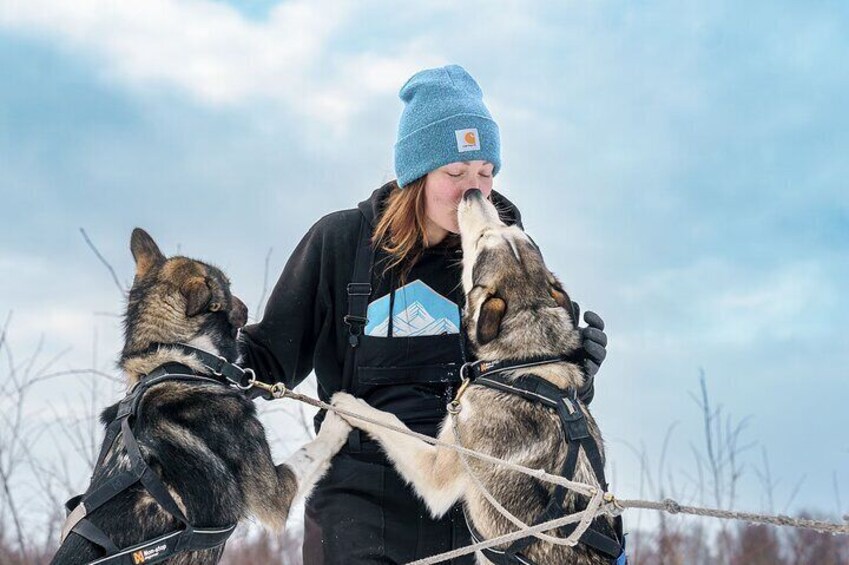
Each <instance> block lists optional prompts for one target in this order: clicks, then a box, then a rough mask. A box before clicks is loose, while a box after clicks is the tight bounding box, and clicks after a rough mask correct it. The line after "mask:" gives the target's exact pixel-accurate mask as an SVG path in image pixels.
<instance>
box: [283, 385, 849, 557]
mask: <svg viewBox="0 0 849 565" xmlns="http://www.w3.org/2000/svg"><path fill="white" fill-rule="evenodd" d="M274 397H275V398H284V397H285V398H291V399H293V400H297V401H299V402H303V403H305V404H309V405H311V406H315V407H316V408H321V409H323V410H330V411H332V412H335V413H337V414H340V415H342V416H347V417H349V418H354V419H356V420H360V421H362V422H368V423H370V424H374V425H376V426H381V427H383V428H386V429H389V430H392V431H395V432H398V433H400V434H404V435H408V436H410V437H414V438H417V439H419V440H421V441H423V442H425V443H428V444H430V445H435V446H438V447H445V448H447V449H453V450H455V451H457V452H458V453H459V454H461V455H467V456H469V457H473V458H475V459H478V460H480V461H486V462H488V463H492V464H493V465H499V466H501V467H504V468H506V469H510V470H512V471H516V472H518V473H523V474H525V475H527V476H529V477H533V478H535V479H538V480H540V481H545V482H548V483H551V484H555V485H561V486H564V487H566V488H568V489H571V490H573V491H575V492H577V493H579V494H583V495H585V496H588V497H590V501H589V504H588V505H587V508H585V509H584V510H583V511H581V512H577V513H575V514H570V515H568V516H563V517H562V518H557V519H555V520H549V521H548V522H544V523H542V524H538V525H536V526H530V527H527V526H526V525H525V524H524V523H522V522H521V520H519V519H518V518H516V517H515V516H513V515H512V514H510V513H509V512H508V511H507V510H506V509H504V512H505V514H503V515H504V516H505V517H506V518H508V519H511V518H512V519H511V521H513V519H515V520H516V521H518V522H519V523H518V524H517V523H516V522H513V523H514V524H516V525H517V526H519V527H520V528H522V529H520V530H518V531H515V532H512V533H509V534H505V535H503V536H499V537H495V538H492V539H490V540H486V541H483V542H480V543H475V544H471V545H468V546H466V547H461V548H459V549H455V550H453V551H448V552H445V553H441V554H439V555H434V556H432V557H428V558H425V559H420V560H418V561H415V562H413V563H410V564H409V565H432V564H434V563H440V562H442V561H446V560H449V559H453V558H455V557H461V556H463V555H467V554H469V553H474V552H476V551H480V550H481V549H487V548H490V547H494V546H496V545H500V544H504V543H509V542H512V541H515V540H517V539H522V538H526V537H528V536H531V535H533V536H535V537H539V536H536V534H541V533H542V532H546V531H549V530H552V529H556V528H559V527H562V526H565V525H567V524H573V523H575V522H580V523H579V525H578V527H577V528H576V530H575V532H573V533H572V535H571V536H569V538H567V539H566V540H562V539H561V538H551V536H545V537H547V538H551V540H552V543H557V542H555V541H553V540H558V542H561V543H562V542H565V541H570V540H571V538H572V537H573V536H574V534H575V533H576V532H578V531H580V532H581V533H583V531H585V530H586V528H587V527H588V526H589V523H590V522H592V520H593V519H594V518H595V517H596V516H598V515H600V514H606V515H609V516H616V515H618V514H620V513H621V512H622V510H624V509H626V508H642V509H649V510H657V511H662V512H667V513H669V514H691V515H694V516H704V517H711V518H719V519H724V520H741V521H745V522H749V523H752V524H770V525H775V526H790V527H794V528H804V529H809V530H814V531H817V532H820V533H829V534H842V535H849V524H835V523H833V522H825V521H822V520H809V519H803V518H792V517H790V516H784V515H778V516H775V515H770V514H756V513H751V512H736V511H732V510H719V509H716V508H701V507H697V506H682V505H680V504H679V503H677V502H676V501H674V500H672V499H665V500H663V501H661V502H656V501H651V500H619V499H616V498H615V497H614V496H613V495H612V494H611V493H605V492H603V491H602V489H600V488H596V486H594V485H589V484H586V483H580V482H576V481H570V480H568V479H566V478H564V477H560V476H558V475H552V474H551V473H547V472H546V471H544V470H543V469H532V468H530V467H525V466H524V465H517V464H515V463H511V462H509V461H504V460H503V459H498V458H497V457H492V456H491V455H487V454H485V453H480V452H478V451H475V450H472V449H468V448H465V447H463V446H461V445H456V444H451V443H446V442H443V441H440V440H438V439H436V438H432V437H430V436H427V435H424V434H420V433H418V432H414V431H412V430H409V429H407V428H402V427H398V426H395V425H392V424H386V423H384V422H380V421H378V420H375V419H373V418H369V417H367V416H363V415H362V414H357V413H354V412H349V411H347V410H342V409H339V408H336V407H335V406H332V405H330V404H328V403H326V402H322V401H321V400H317V399H315V398H311V397H309V396H306V395H303V394H299V393H296V392H292V391H290V390H288V389H283V390H282V391H279V393H278V392H275V393H274ZM461 460H463V461H464V464H467V462H466V461H465V459H464V458H463V457H461ZM472 477H473V478H474V479H476V477H474V475H472ZM476 482H477V483H479V481H477V480H476ZM481 486H482V485H481ZM481 492H485V489H484V490H482V491H481ZM484 496H486V494H485V495H484ZM490 496H491V495H490ZM487 500H490V499H489V497H487ZM493 501H495V499H494V498H493V499H492V500H491V501H490V502H491V503H492V502H493ZM495 502H496V504H497V501H495ZM493 506H495V504H493ZM500 506H501V505H500V504H499V505H498V506H495V507H496V509H498V507H500ZM502 508H503V507H502ZM499 511H500V510H499ZM508 514H509V516H508ZM520 524H521V525H520ZM584 524H586V526H585V525H584ZM523 526H525V527H523ZM582 526H583V527H582ZM546 541H549V540H546Z"/></svg>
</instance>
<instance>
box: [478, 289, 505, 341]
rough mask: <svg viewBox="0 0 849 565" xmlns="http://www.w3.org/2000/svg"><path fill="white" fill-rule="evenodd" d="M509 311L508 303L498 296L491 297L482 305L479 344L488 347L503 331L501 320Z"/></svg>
mask: <svg viewBox="0 0 849 565" xmlns="http://www.w3.org/2000/svg"><path fill="white" fill-rule="evenodd" d="M506 311H507V303H506V302H504V300H502V299H501V298H498V297H497V296H490V297H489V298H487V299H486V300H485V301H484V303H483V304H482V305H481V310H480V314H478V329H477V333H478V343H479V344H481V345H486V344H487V343H489V342H490V341H492V340H493V339H495V338H496V337H498V331H499V330H500V329H501V319H502V318H504V313H505V312H506Z"/></svg>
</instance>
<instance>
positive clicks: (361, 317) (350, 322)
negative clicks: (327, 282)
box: [342, 218, 374, 347]
mask: <svg viewBox="0 0 849 565" xmlns="http://www.w3.org/2000/svg"><path fill="white" fill-rule="evenodd" d="M368 228H369V223H368V222H367V221H366V219H365V218H362V219H361V220H360V233H359V237H358V239H357V249H356V252H355V254H354V272H353V274H352V276H351V282H350V283H348V313H347V314H346V315H345V317H344V318H342V319H343V321H344V322H345V324H347V326H348V343H349V344H350V345H351V347H357V346H358V345H359V344H360V336H361V335H362V334H363V329H364V328H365V326H366V324H368V317H367V316H368V299H369V297H370V296H371V290H372V289H371V271H372V265H373V263H374V250H373V249H372V245H371V233H370V230H369V229H368Z"/></svg>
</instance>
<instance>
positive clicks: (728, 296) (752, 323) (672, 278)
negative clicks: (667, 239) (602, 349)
mask: <svg viewBox="0 0 849 565" xmlns="http://www.w3.org/2000/svg"><path fill="white" fill-rule="evenodd" d="M620 292H621V299H622V300H623V304H624V305H625V306H624V309H625V310H628V309H629V308H628V306H627V305H630V306H631V307H632V308H633V307H634V306H638V305H644V306H642V307H641V308H640V311H641V312H651V313H652V318H653V319H654V320H655V323H654V324H652V322H651V321H649V322H640V323H634V324H628V325H630V326H631V329H632V332H630V333H629V334H626V335H623V336H621V337H620V338H618V339H617V341H618V342H619V343H620V345H625V346H627V345H628V344H630V345H631V346H633V348H635V349H640V348H643V347H644V346H645V344H646V343H649V342H650V343H654V344H655V345H659V346H661V347H664V348H673V350H674V349H678V350H681V351H693V350H702V349H704V348H706V347H707V348H710V347H740V348H742V347H748V346H751V345H754V344H758V343H760V344H763V343H764V342H770V341H774V342H783V341H786V340H790V339H793V338H800V337H804V336H808V337H811V336H812V332H814V331H820V332H825V331H828V330H827V328H824V327H823V324H822V323H821V322H818V321H816V320H814V319H813V318H811V317H809V316H806V313H808V312H812V311H827V310H828V308H830V307H832V306H833V305H834V303H835V301H836V296H835V292H834V288H833V284H832V282H831V278H830V275H829V274H828V273H827V272H825V270H824V269H823V268H822V266H821V265H820V264H819V263H818V262H816V261H802V262H797V263H790V264H786V265H781V266H779V267H775V268H772V269H767V270H762V271H761V270H757V269H754V268H747V266H745V265H742V264H734V263H730V262H727V261H725V260H720V259H704V260H699V261H696V262H694V263H693V264H690V265H687V266H685V267H681V268H674V269H665V270H661V271H657V272H653V273H651V274H648V275H646V276H645V277H643V278H642V279H641V280H640V281H638V282H636V283H635V284H632V285H630V286H627V287H625V288H623V289H621V291H620ZM657 323H662V324H663V325H662V326H661V327H658V326H657V325H656V324H657ZM647 337H650V339H646V338H647Z"/></svg>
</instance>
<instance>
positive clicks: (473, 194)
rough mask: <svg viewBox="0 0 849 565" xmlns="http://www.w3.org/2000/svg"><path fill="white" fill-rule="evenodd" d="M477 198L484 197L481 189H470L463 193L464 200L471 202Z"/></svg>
mask: <svg viewBox="0 0 849 565" xmlns="http://www.w3.org/2000/svg"><path fill="white" fill-rule="evenodd" d="M477 196H483V193H482V192H481V190H480V189H479V188H470V189H469V190H467V191H466V192H464V193H463V200H469V199H470V198H475V197H477Z"/></svg>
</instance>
